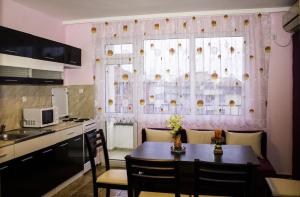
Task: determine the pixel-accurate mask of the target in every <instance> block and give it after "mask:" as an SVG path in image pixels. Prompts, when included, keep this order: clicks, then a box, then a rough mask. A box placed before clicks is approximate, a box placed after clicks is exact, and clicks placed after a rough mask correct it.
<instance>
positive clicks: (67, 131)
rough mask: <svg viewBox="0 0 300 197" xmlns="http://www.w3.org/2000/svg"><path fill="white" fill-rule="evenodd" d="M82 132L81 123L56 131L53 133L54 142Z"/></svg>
mask: <svg viewBox="0 0 300 197" xmlns="http://www.w3.org/2000/svg"><path fill="white" fill-rule="evenodd" d="M81 134H83V128H82V125H79V126H76V127H72V128H68V129H64V130H61V131H57V132H55V133H54V135H55V141H56V143H58V142H62V141H65V140H68V139H70V138H73V137H75V136H78V135H81Z"/></svg>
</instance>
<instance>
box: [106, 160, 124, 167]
mask: <svg viewBox="0 0 300 197" xmlns="http://www.w3.org/2000/svg"><path fill="white" fill-rule="evenodd" d="M109 163H110V166H111V167H113V168H126V163H125V160H115V159H111V160H109Z"/></svg>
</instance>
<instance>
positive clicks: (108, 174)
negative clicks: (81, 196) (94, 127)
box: [84, 129, 127, 197]
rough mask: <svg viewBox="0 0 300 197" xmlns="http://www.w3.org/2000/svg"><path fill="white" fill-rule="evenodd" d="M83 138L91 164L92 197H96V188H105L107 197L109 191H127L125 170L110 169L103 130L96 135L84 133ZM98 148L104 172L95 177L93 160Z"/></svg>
mask: <svg viewBox="0 0 300 197" xmlns="http://www.w3.org/2000/svg"><path fill="white" fill-rule="evenodd" d="M84 138H85V142H86V145H87V148H88V153H89V159H90V162H91V169H92V177H93V192H94V197H98V188H106V196H107V197H109V195H110V189H121V190H127V174H126V170H125V169H124V170H122V169H110V165H109V158H108V151H107V146H106V141H105V137H104V133H103V130H102V129H100V130H98V131H97V132H96V133H85V134H84ZM98 147H102V148H103V153H104V160H105V168H106V171H105V172H104V173H103V174H102V175H100V176H99V177H97V175H96V165H95V160H94V158H95V156H96V153H97V148H98Z"/></svg>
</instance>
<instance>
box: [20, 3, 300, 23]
mask: <svg viewBox="0 0 300 197" xmlns="http://www.w3.org/2000/svg"><path fill="white" fill-rule="evenodd" d="M15 1H16V2H18V3H20V4H23V5H25V6H27V7H30V8H33V9H35V10H39V11H41V12H44V13H46V14H48V15H51V16H54V17H57V18H59V19H61V20H63V21H68V20H80V19H91V18H105V17H116V16H133V15H148V14H158V13H173V12H199V11H211V10H234V9H256V8H276V7H286V6H290V5H292V3H293V2H294V1H295V0H15Z"/></svg>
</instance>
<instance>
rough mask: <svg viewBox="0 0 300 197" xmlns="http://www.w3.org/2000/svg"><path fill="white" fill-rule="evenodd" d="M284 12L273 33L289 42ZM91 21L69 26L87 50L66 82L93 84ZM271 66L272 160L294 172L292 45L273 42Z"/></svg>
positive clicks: (71, 38) (73, 39) (70, 35)
mask: <svg viewBox="0 0 300 197" xmlns="http://www.w3.org/2000/svg"><path fill="white" fill-rule="evenodd" d="M281 16H282V13H273V14H272V34H273V35H277V41H278V42H280V43H282V44H286V43H288V41H289V39H290V34H289V33H286V32H284V30H283V29H282V22H281ZM90 28H91V24H77V25H68V26H66V42H67V43H68V44H72V45H75V46H78V47H81V48H82V50H83V55H82V59H83V61H82V62H83V67H82V69H79V70H70V69H69V70H67V71H66V72H65V73H66V74H65V79H66V84H67V85H71V84H73V85H74V84H93V79H92V76H93V67H92V65H93V64H94V59H95V56H94V55H95V54H94V53H93V47H92V34H91V32H90ZM271 47H272V53H271V61H270V67H269V96H268V125H267V133H268V159H269V160H270V161H271V163H272V164H273V166H274V167H275V169H276V171H277V172H278V173H280V174H291V169H292V166H291V162H292V157H291V148H292V147H291V143H292V137H291V136H292V46H291V45H290V46H288V47H279V46H277V45H276V44H275V43H274V41H273V42H272V46H271Z"/></svg>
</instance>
